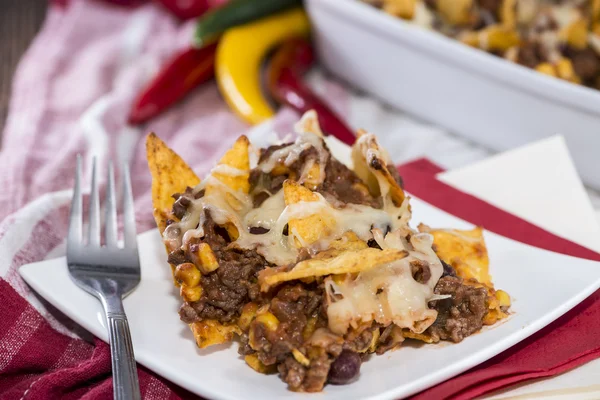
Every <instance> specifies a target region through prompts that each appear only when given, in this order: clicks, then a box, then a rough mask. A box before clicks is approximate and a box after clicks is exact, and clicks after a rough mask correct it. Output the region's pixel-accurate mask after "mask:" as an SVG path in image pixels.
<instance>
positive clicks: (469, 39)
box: [459, 32, 479, 47]
mask: <svg viewBox="0 0 600 400" xmlns="http://www.w3.org/2000/svg"><path fill="white" fill-rule="evenodd" d="M459 40H460V41H461V42H463V43H464V44H466V45H468V46H471V47H479V32H464V33H462V34H461V35H460V36H459Z"/></svg>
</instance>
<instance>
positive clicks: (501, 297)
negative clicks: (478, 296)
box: [496, 290, 510, 307]
mask: <svg viewBox="0 0 600 400" xmlns="http://www.w3.org/2000/svg"><path fill="white" fill-rule="evenodd" d="M496 299H497V300H498V304H499V305H500V307H509V306H510V296H509V295H508V293H506V292H505V291H504V290H496Z"/></svg>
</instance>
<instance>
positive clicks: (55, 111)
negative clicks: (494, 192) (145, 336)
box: [0, 0, 600, 400]
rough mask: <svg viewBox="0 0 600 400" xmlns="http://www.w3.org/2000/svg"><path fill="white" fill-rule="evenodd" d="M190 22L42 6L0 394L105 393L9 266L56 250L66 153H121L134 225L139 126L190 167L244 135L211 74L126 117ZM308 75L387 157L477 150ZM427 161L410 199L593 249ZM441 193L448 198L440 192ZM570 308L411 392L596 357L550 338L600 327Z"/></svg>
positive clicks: (24, 120)
mask: <svg viewBox="0 0 600 400" xmlns="http://www.w3.org/2000/svg"><path fill="white" fill-rule="evenodd" d="M191 28H192V26H191V25H190V24H189V23H186V24H183V25H182V24H180V23H179V22H178V21H177V20H176V19H175V18H174V17H172V16H170V15H169V14H167V13H165V12H164V10H163V9H161V8H160V7H158V6H156V5H154V4H145V5H142V6H140V7H137V8H134V9H131V8H122V7H118V6H114V5H109V4H105V3H101V2H98V1H93V0H74V1H71V2H69V4H68V5H66V6H58V5H52V6H51V7H50V9H49V12H48V16H47V18H46V21H45V23H44V26H43V28H42V30H41V32H40V34H39V35H38V37H37V38H36V39H35V40H34V42H33V44H32V45H31V47H30V49H29V50H28V51H27V53H26V54H25V56H24V57H23V59H22V61H21V63H20V65H19V67H18V69H17V72H16V75H15V80H14V86H13V92H12V98H11V104H10V112H9V118H8V121H7V125H6V129H5V131H4V133H3V136H2V150H1V152H0V169H1V171H2V173H1V174H0V179H1V180H2V188H3V190H2V191H1V192H0V399H17V400H21V399H53V398H61V399H78V398H85V399H102V398H107V399H109V398H112V382H111V376H110V353H109V350H108V346H107V345H106V344H105V343H103V342H101V341H99V340H98V339H96V338H93V337H91V336H90V334H89V333H87V332H85V331H83V330H82V329H81V328H80V327H78V326H77V325H76V324H74V323H73V322H72V321H70V320H68V319H67V318H66V317H64V316H63V315H61V314H60V312H58V311H57V310H55V309H53V307H52V306H51V305H49V304H48V303H46V302H45V301H44V300H43V299H41V298H39V297H38V296H36V294H35V293H33V292H32V291H31V290H30V289H29V288H28V287H27V286H26V284H25V283H24V282H23V281H22V280H21V278H20V277H19V275H18V272H17V271H18V268H19V266H21V265H23V264H26V263H30V262H33V261H39V260H42V259H44V258H49V257H56V256H60V255H63V254H64V238H65V236H66V230H67V214H68V207H69V202H70V197H71V186H72V183H73V171H74V166H75V156H76V154H78V153H80V154H82V155H83V157H84V165H89V162H88V161H90V159H91V157H92V156H96V157H97V158H98V160H99V161H100V166H101V167H104V166H105V165H106V163H107V162H108V161H109V160H115V161H117V162H119V161H127V162H128V163H129V165H130V167H131V171H132V181H133V192H134V196H135V199H136V219H137V224H138V225H137V229H138V232H143V231H145V230H147V229H151V228H152V227H153V219H152V216H151V198H150V192H149V188H150V176H149V173H148V171H147V167H146V161H145V154H144V152H145V149H144V145H143V143H144V139H145V134H146V133H147V132H148V131H150V130H152V131H155V132H156V133H157V134H159V136H161V137H162V138H163V139H164V140H166V141H167V142H168V143H169V145H171V146H172V147H174V148H175V149H176V150H177V151H178V152H179V153H180V154H181V155H182V156H183V158H184V159H186V160H188V161H189V162H190V164H191V165H192V167H194V168H195V169H196V170H197V171H198V173H199V174H203V173H205V172H206V171H207V170H208V169H209V168H210V166H212V165H213V164H214V162H215V161H216V159H217V157H218V156H219V155H220V154H222V153H223V152H224V151H225V150H226V149H227V148H228V147H229V146H230V144H231V143H232V142H233V140H234V139H235V138H236V137H237V136H239V135H240V134H242V133H247V131H248V126H246V125H245V124H244V123H243V122H241V121H240V120H239V119H238V118H237V117H235V116H234V115H233V114H232V113H231V112H230V111H229V110H228V108H227V106H226V105H225V103H224V102H223V101H222V99H221V98H220V96H219V94H218V91H217V89H216V85H215V84H213V83H209V84H207V85H205V86H203V87H202V88H199V89H198V90H196V91H195V92H194V93H193V94H192V95H190V96H189V97H188V98H187V99H186V100H185V101H184V102H183V103H182V104H180V105H179V106H177V107H175V108H173V109H172V110H170V111H168V112H166V113H165V114H164V115H163V116H161V117H159V118H157V119H156V120H155V121H152V122H151V123H150V124H148V125H147V126H145V127H141V128H132V127H128V126H127V125H126V123H125V121H126V116H127V112H128V109H129V105H130V103H131V102H132V100H133V98H134V96H135V95H136V93H137V92H138V91H139V89H140V88H141V86H142V85H143V84H144V83H145V82H146V81H147V80H148V79H150V78H151V77H152V76H153V75H154V74H155V73H156V71H157V69H158V68H159V67H160V65H161V63H162V62H163V61H164V60H165V59H167V58H168V57H169V56H170V55H171V54H172V53H173V52H174V51H176V50H177V48H180V47H183V46H186V45H187V44H188V43H189V40H190V35H191ZM311 83H312V84H313V86H314V87H315V89H316V90H317V91H318V92H323V93H325V92H326V93H327V100H328V101H330V102H331V104H332V106H333V107H334V108H335V109H336V110H337V111H338V112H339V113H340V114H341V115H343V116H345V117H346V118H347V119H348V120H349V121H350V122H351V123H356V122H357V121H361V123H364V124H365V125H364V126H369V127H370V128H371V129H372V130H373V131H374V132H377V133H380V136H381V138H382V142H383V144H384V145H386V146H388V147H390V148H394V149H398V151H397V152H395V153H394V154H393V156H394V159H395V161H405V160H407V159H410V158H415V157H418V156H423V155H427V156H429V157H431V158H432V159H435V160H436V161H437V162H440V163H442V164H443V165H444V166H447V167H450V166H457V165H461V164H464V163H467V162H470V161H473V160H477V159H481V158H484V157H485V156H486V155H487V154H488V153H487V152H486V151H485V150H483V149H479V148H476V147H475V146H472V145H468V144H466V143H464V142H462V141H460V140H458V139H456V138H452V137H450V136H448V135H446V134H445V133H444V132H442V131H440V130H439V129H435V128H432V127H428V126H426V125H422V124H418V123H416V122H413V121H412V120H410V119H409V118H405V117H402V116H397V115H396V116H394V117H393V118H390V117H389V114H388V113H386V110H385V109H384V108H383V107H381V106H380V105H378V104H377V103H375V102H374V101H372V100H370V99H366V98H364V97H360V96H356V95H352V94H350V93H349V92H348V91H347V90H346V89H345V88H343V87H342V86H340V85H339V84H337V83H335V82H333V81H331V80H330V79H328V77H326V76H325V75H324V74H323V73H321V72H316V73H314V74H313V75H312V76H311ZM294 118H296V116H295V115H294V114H293V112H291V111H289V110H283V111H282V112H280V113H279V114H278V116H277V118H276V120H275V123H274V126H275V127H276V128H278V130H279V131H281V132H285V131H286V130H287V129H288V128H289V127H290V126H291V121H292V120H293V119H294ZM398 144H402V145H401V146H399V145H398ZM438 171H439V169H437V167H435V166H433V165H432V164H429V163H427V162H417V163H412V164H408V165H407V166H405V167H404V168H402V172H403V173H404V174H405V178H406V181H407V184H408V186H409V190H412V192H413V193H414V194H415V195H417V196H419V197H421V198H423V199H425V200H427V201H430V202H431V203H432V204H434V205H437V206H440V207H441V208H445V209H447V210H448V211H451V212H453V213H455V214H456V215H458V216H461V217H463V218H465V219H467V220H470V221H471V222H473V223H482V221H483V224H484V226H485V227H486V228H488V229H490V230H496V231H498V232H499V233H504V234H507V233H511V232H514V231H515V230H514V229H511V227H514V225H510V224H517V225H518V226H519V227H520V228H521V230H520V232H530V233H531V234H530V235H524V236H523V237H522V239H530V238H534V239H535V240H537V242H536V243H532V244H537V245H539V246H541V247H545V248H551V249H554V250H559V251H565V252H569V253H570V254H573V255H579V256H582V257H588V258H598V255H597V254H595V253H593V252H591V251H589V250H586V249H584V248H582V247H580V246H577V245H574V244H572V243H570V242H567V241H565V240H564V239H560V238H557V237H555V236H553V235H551V234H548V233H546V232H544V231H541V230H540V229H539V228H536V227H534V226H532V225H530V224H528V223H526V222H524V221H521V220H519V219H518V218H514V217H511V216H510V215H508V214H506V213H505V212H502V211H500V210H498V209H495V208H494V207H492V206H490V205H489V204H487V203H485V202H482V201H479V200H477V199H475V198H473V197H471V196H468V195H466V194H464V193H461V192H458V191H457V190H455V189H452V188H450V187H449V186H447V185H444V184H442V183H441V182H439V181H437V180H435V179H434V178H433V174H434V173H435V172H438ZM101 179H103V177H101ZM411 182H419V185H414V186H412V185H413V184H411ZM455 196H457V197H455ZM450 198H456V199H457V201H454V202H449V201H448V199H450ZM448 207H450V208H448ZM482 218H483V219H482ZM578 310H579V311H578V312H579V313H581V316H579V315H578V314H577V313H578V312H577V311H576V312H574V313H571V314H569V316H567V317H564V318H562V319H561V320H560V321H558V322H556V323H555V324H553V325H552V327H551V328H548V329H546V330H545V331H544V332H545V333H542V334H540V335H536V337H535V338H532V339H530V340H528V341H526V342H525V343H524V344H522V345H519V346H517V348H516V349H512V350H509V352H507V353H505V354H503V355H501V356H499V357H497V358H496V359H494V360H491V361H490V362H488V363H486V364H484V366H482V367H478V368H476V369H474V370H473V371H471V372H468V373H465V374H463V375H461V376H460V377H457V378H455V379H453V380H451V381H449V382H447V383H444V384H442V385H440V386H438V387H436V388H434V389H431V390H430V391H427V392H425V393H423V394H422V395H421V398H441V397H455V398H470V397H472V396H474V395H477V394H482V393H485V392H488V391H490V390H493V389H495V388H498V387H502V386H505V385H507V384H511V383H514V382H517V381H519V380H522V379H530V378H532V377H539V376H544V375H549V374H555V373H558V372H561V371H563V370H565V369H568V368H571V367H573V366H575V365H578V364H581V363H582V362H585V361H586V360H589V359H592V358H595V357H597V356H598V352H599V348H600V343H599V342H600V340H599V339H598V338H594V337H593V335H592V336H591V337H588V338H587V339H586V340H583V337H582V336H579V339H581V342H582V344H580V346H579V347H573V346H576V343H573V346H572V347H568V346H566V345H565V344H566V343H568V341H565V338H568V337H571V338H572V337H575V336H574V335H572V334H571V335H564V336H560V335H562V334H563V333H564V331H568V332H573V331H574V330H577V329H579V328H581V327H582V326H583V327H585V330H587V331H589V332H595V331H597V330H598V328H600V305H599V304H597V302H596V301H595V298H593V299H589V300H588V301H586V302H585V303H584V304H583V305H581V306H580V307H579V308H578ZM585 330H583V331H585ZM583 331H582V332H583ZM578 332H579V331H578ZM582 334H583V333H582ZM557 349H560V350H561V351H560V352H559V351H556V350H557ZM539 354H547V355H549V356H548V357H545V358H544V357H541V358H540V357H539ZM139 374H140V382H141V386H142V395H143V398H144V399H179V398H190V397H191V395H190V394H189V393H187V392H185V391H184V390H182V389H181V388H178V387H176V386H175V385H173V384H171V383H169V382H168V381H166V380H165V379H163V378H160V377H158V376H156V375H155V374H153V373H152V372H150V371H148V370H146V369H145V368H143V367H140V369H139Z"/></svg>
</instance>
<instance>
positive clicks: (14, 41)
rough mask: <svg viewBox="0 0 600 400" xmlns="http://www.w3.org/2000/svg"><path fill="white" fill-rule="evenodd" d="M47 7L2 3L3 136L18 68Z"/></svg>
mask: <svg viewBox="0 0 600 400" xmlns="http://www.w3.org/2000/svg"><path fill="white" fill-rule="evenodd" d="M46 7H47V0H0V134H1V132H2V131H3V130H4V124H5V121H6V114H7V112H8V103H9V99H10V91H11V86H12V77H13V74H14V72H15V68H16V66H17V63H18V62H19V59H20V58H21V55H22V54H23V52H25V50H27V46H29V43H31V40H32V39H33V37H34V36H35V34H36V33H37V32H38V30H39V29H40V26H41V25H42V22H43V21H44V16H45V15H46Z"/></svg>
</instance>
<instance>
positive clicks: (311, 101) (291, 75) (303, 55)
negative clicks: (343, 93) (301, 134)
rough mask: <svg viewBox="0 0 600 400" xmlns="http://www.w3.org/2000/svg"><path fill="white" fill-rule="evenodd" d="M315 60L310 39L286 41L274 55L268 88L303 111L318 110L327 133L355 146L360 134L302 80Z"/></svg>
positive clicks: (273, 94) (269, 71)
mask: <svg viewBox="0 0 600 400" xmlns="http://www.w3.org/2000/svg"><path fill="white" fill-rule="evenodd" d="M313 62H314V52H313V49H312V46H311V44H310V42H308V41H307V40H305V39H293V40H290V41H288V42H286V43H284V44H283V45H282V46H281V47H280V48H279V49H278V50H277V51H276V52H275V54H274V55H273V57H272V58H271V61H270V63H269V68H268V73H267V87H268V89H269V92H270V93H271V96H273V98H275V100H277V101H278V102H280V103H284V104H287V105H289V106H291V107H293V108H294V109H296V110H298V111H299V112H301V113H304V112H306V111H308V110H315V111H316V112H317V116H318V117H319V124H320V125H321V128H322V129H323V132H324V133H325V134H330V135H333V136H335V137H336V138H338V139H339V140H341V141H342V142H344V143H346V144H348V145H352V144H353V143H354V141H355V139H356V136H355V135H354V133H353V132H352V130H351V129H350V128H349V127H348V126H347V125H346V123H344V122H343V121H342V120H341V119H340V118H339V117H338V116H337V115H336V114H335V112H334V111H333V110H332V109H331V108H329V107H328V106H327V105H326V104H325V103H324V102H323V100H322V99H321V98H320V97H319V96H317V95H316V94H315V93H313V92H312V91H311V90H310V89H309V88H308V86H306V85H305V84H304V82H303V81H302V75H303V74H304V73H305V72H306V71H307V70H308V69H309V68H310V66H311V65H312V63H313Z"/></svg>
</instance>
